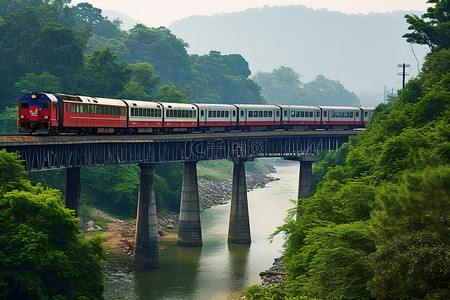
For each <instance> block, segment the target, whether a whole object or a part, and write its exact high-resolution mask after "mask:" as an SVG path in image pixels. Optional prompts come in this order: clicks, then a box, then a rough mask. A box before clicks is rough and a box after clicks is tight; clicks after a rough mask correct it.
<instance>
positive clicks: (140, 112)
mask: <svg viewBox="0 0 450 300" xmlns="http://www.w3.org/2000/svg"><path fill="white" fill-rule="evenodd" d="M139 117H142V108H139Z"/></svg>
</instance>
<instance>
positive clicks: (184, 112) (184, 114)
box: [181, 109, 186, 118]
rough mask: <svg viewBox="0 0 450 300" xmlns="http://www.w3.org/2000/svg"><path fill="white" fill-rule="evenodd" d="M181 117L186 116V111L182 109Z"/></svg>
mask: <svg viewBox="0 0 450 300" xmlns="http://www.w3.org/2000/svg"><path fill="white" fill-rule="evenodd" d="M181 117H182V118H186V111H185V110H184V109H183V110H182V111H181Z"/></svg>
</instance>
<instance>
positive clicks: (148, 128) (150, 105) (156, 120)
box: [123, 100, 163, 133]
mask: <svg viewBox="0 0 450 300" xmlns="http://www.w3.org/2000/svg"><path fill="white" fill-rule="evenodd" d="M123 101H124V102H125V103H126V104H127V106H128V128H129V130H130V131H134V132H138V133H139V132H157V131H159V130H160V129H159V128H162V127H163V116H162V110H163V107H162V105H161V104H160V103H158V102H150V101H136V100H123Z"/></svg>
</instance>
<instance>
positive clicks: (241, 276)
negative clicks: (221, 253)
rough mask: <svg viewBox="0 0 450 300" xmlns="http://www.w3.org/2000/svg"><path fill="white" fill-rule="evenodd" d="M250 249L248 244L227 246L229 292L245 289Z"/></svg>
mask: <svg viewBox="0 0 450 300" xmlns="http://www.w3.org/2000/svg"><path fill="white" fill-rule="evenodd" d="M250 247H251V245H250V244H249V245H238V244H228V257H229V259H228V267H229V272H228V274H229V277H228V282H229V283H228V290H229V291H240V290H242V289H244V288H245V287H246V282H247V278H248V256H249V253H250Z"/></svg>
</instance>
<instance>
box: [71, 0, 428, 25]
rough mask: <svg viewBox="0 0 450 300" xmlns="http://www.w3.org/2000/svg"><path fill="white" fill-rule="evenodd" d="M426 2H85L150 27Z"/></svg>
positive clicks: (362, 10) (382, 8)
mask: <svg viewBox="0 0 450 300" xmlns="http://www.w3.org/2000/svg"><path fill="white" fill-rule="evenodd" d="M426 1H427V0H125V1H124V0H84V1H72V4H73V5H76V4H77V3H80V2H89V3H91V4H92V5H93V6H95V7H98V8H100V9H102V10H115V11H119V12H122V13H124V14H126V15H128V16H129V17H131V18H133V19H136V20H138V21H140V22H142V23H144V24H145V25H147V26H150V27H159V26H166V27H167V26H169V25H170V23H171V22H174V21H176V20H180V19H183V18H185V17H189V16H192V15H213V14H220V13H226V12H237V11H242V10H245V9H247V8H255V7H263V6H266V5H268V6H283V5H304V6H307V7H310V8H314V9H321V8H326V9H328V10H332V11H340V12H344V13H362V14H367V13H370V12H391V11H395V10H419V11H425V10H426V8H427V7H428V6H429V5H427V3H426Z"/></svg>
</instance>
